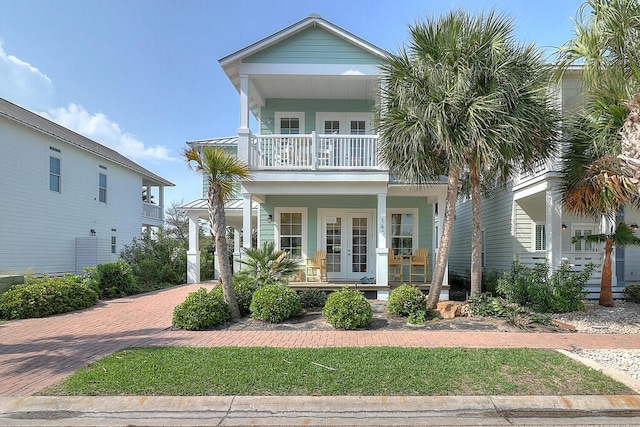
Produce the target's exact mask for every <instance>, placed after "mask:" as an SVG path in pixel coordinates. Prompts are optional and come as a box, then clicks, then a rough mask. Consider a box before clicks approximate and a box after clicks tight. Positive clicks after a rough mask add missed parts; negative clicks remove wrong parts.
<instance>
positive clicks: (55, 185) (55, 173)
mask: <svg viewBox="0 0 640 427" xmlns="http://www.w3.org/2000/svg"><path fill="white" fill-rule="evenodd" d="M60 177H61V175H60V159H59V158H57V157H53V156H51V157H49V190H51V191H55V192H56V193H59V192H60Z"/></svg>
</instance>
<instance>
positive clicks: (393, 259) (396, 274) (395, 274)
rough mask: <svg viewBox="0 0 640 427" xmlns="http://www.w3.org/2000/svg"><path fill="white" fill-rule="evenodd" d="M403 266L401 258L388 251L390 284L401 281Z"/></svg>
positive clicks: (391, 250) (390, 250) (392, 251)
mask: <svg viewBox="0 0 640 427" xmlns="http://www.w3.org/2000/svg"><path fill="white" fill-rule="evenodd" d="M403 264H404V259H402V257H401V256H397V255H396V253H395V251H394V250H393V249H389V260H388V265H389V272H388V274H389V281H390V282H396V281H397V282H401V281H402V279H403V271H402V266H403Z"/></svg>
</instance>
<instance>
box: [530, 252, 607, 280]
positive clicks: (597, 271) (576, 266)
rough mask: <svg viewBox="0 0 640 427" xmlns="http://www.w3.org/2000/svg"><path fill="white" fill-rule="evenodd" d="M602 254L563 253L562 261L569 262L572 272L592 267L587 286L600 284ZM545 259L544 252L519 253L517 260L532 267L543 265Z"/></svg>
mask: <svg viewBox="0 0 640 427" xmlns="http://www.w3.org/2000/svg"><path fill="white" fill-rule="evenodd" d="M602 256H603V254H602V252H563V253H562V259H563V260H567V261H569V265H571V268H572V269H573V270H574V271H582V270H583V269H584V268H585V267H586V266H587V264H589V263H591V264H593V265H594V267H595V268H594V270H593V273H592V274H591V277H590V278H589V281H588V282H587V285H594V284H600V278H601V277H602ZM546 259H547V255H546V253H545V252H519V253H518V260H519V261H520V264H522V265H525V266H527V267H533V266H534V265H535V264H544V262H545V260H546Z"/></svg>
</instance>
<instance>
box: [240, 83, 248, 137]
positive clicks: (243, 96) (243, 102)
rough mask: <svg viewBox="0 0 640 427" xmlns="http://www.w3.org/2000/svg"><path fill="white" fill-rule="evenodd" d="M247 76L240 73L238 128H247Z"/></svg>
mask: <svg viewBox="0 0 640 427" xmlns="http://www.w3.org/2000/svg"><path fill="white" fill-rule="evenodd" d="M249 114H250V113H249V76H248V75H247V74H240V129H249Z"/></svg>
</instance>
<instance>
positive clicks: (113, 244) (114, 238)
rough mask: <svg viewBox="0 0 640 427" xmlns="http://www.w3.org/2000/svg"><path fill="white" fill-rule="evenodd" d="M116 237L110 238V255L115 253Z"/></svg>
mask: <svg viewBox="0 0 640 427" xmlns="http://www.w3.org/2000/svg"><path fill="white" fill-rule="evenodd" d="M116 243H117V242H116V236H111V253H112V254H115V253H116Z"/></svg>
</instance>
